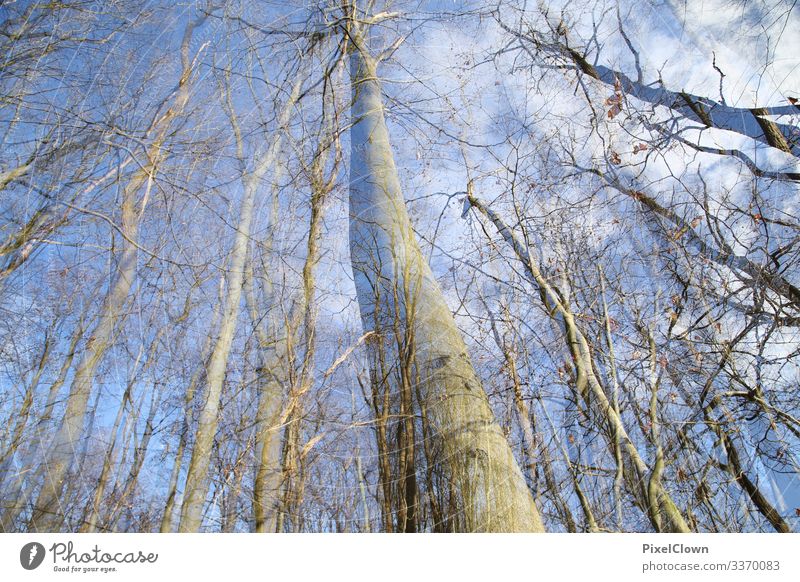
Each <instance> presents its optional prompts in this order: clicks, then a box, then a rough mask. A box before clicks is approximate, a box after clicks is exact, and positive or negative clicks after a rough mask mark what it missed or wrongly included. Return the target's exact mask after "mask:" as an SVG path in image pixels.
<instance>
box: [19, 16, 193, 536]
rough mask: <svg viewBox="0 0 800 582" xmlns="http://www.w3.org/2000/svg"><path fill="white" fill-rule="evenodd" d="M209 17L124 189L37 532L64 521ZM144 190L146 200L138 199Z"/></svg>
mask: <svg viewBox="0 0 800 582" xmlns="http://www.w3.org/2000/svg"><path fill="white" fill-rule="evenodd" d="M203 20H204V17H201V18H200V19H199V20H194V21H190V22H189V24H187V25H186V29H185V31H184V35H183V40H182V44H181V64H182V70H181V76H180V79H179V81H178V87H177V91H176V94H175V97H174V101H173V103H172V105H171V106H170V107H169V108H168V109H167V110H166V111H165V112H164V113H163V114H162V115H160V116H159V117H158V118H157V119H155V120H154V121H153V123H152V125H151V127H150V130H149V131H148V134H149V135H152V136H153V137H154V139H153V142H152V144H151V145H150V146H149V147H148V148H147V158H146V162H145V163H144V164H143V165H142V166H140V168H139V169H138V170H137V171H136V172H135V173H134V175H133V177H132V178H131V181H130V182H129V183H128V184H127V186H126V187H125V188H124V190H123V193H122V209H121V220H120V232H121V234H122V239H123V240H122V251H121V253H120V256H119V259H118V262H117V265H116V269H115V274H114V278H113V280H112V282H111V286H110V288H109V290H108V294H107V295H106V297H105V300H104V301H103V305H102V307H101V309H100V316H99V319H98V322H97V325H96V326H95V328H94V330H93V333H92V336H91V337H90V338H89V339H88V341H87V342H86V346H85V348H84V354H83V357H82V358H81V361H80V363H79V364H78V367H77V369H76V371H75V376H74V378H73V380H72V385H71V387H70V392H69V396H68V397H67V406H66V410H65V412H64V416H63V418H62V421H61V425H60V427H59V429H58V432H57V434H56V436H55V439H54V441H53V444H52V446H51V447H50V450H49V451H48V454H47V457H46V459H45V460H44V461H43V464H44V472H45V482H44V485H43V486H42V489H41V491H40V492H39V496H38V499H37V501H36V506H35V508H34V511H33V515H32V516H31V519H30V524H29V529H30V530H32V531H57V530H58V529H59V528H60V527H61V524H62V522H63V519H64V511H63V506H62V500H61V497H62V494H63V489H64V484H65V481H66V477H67V473H68V471H69V469H70V467H71V466H72V464H73V461H74V460H75V457H76V452H77V448H78V447H77V444H78V441H79V439H80V437H81V435H82V433H83V425H84V420H85V416H86V408H87V404H88V401H89V396H90V394H91V391H92V385H93V383H94V377H95V374H96V370H97V366H98V365H99V364H100V361H101V360H102V358H103V356H104V355H105V353H106V351H107V350H108V349H109V347H111V345H112V344H113V341H114V332H115V329H116V327H117V324H118V323H119V320H120V319H121V317H122V310H123V307H124V305H125V303H126V302H127V300H128V294H129V293H130V290H131V287H132V286H133V281H134V278H135V277H136V269H137V260H138V248H139V245H138V243H137V242H136V241H137V239H138V234H139V222H140V220H141V218H142V214H143V213H144V210H145V207H146V205H147V201H148V199H149V197H150V191H151V189H152V186H153V179H154V176H155V173H156V171H157V169H158V167H159V165H160V164H161V163H162V161H163V160H162V158H163V155H164V152H163V150H162V148H163V145H164V141H165V139H166V137H167V134H168V130H169V128H170V126H171V125H172V121H173V120H174V119H175V118H176V117H177V116H178V115H180V114H181V113H182V112H183V111H184V109H185V107H186V104H187V103H188V101H189V80H190V77H191V73H192V63H191V61H190V59H189V44H190V42H191V39H192V36H193V32H194V29H195V28H196V27H197V26H199V24H200V23H202V22H203ZM142 188H144V193H143V194H142V197H141V201H140V200H139V199H138V197H139V194H140V192H142Z"/></svg>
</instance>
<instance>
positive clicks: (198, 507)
mask: <svg viewBox="0 0 800 582" xmlns="http://www.w3.org/2000/svg"><path fill="white" fill-rule="evenodd" d="M300 87H301V82H300V81H299V80H298V81H296V82H295V84H294V87H293V88H292V91H291V94H290V96H289V98H288V100H287V101H286V103H285V104H284V106H283V110H282V111H281V113H280V115H279V122H278V131H282V130H283V128H284V126H285V125H286V123H287V122H288V121H289V116H290V114H291V112H292V110H293V108H294V105H295V102H296V101H297V98H298V96H299V95H300ZM234 128H235V129H234V130H235V132H236V133H237V141H238V143H239V146H238V150H239V159H243V153H242V147H241V136H240V134H239V132H238V125H236V124H235V122H234ZM279 147H280V134H278V135H276V136H275V138H274V139H273V141H272V143H271V144H270V146H269V147H268V148H267V151H266V152H265V153H264V154H262V156H261V158H260V159H259V161H258V165H257V166H256V168H255V169H254V170H253V172H252V173H250V174H247V175H245V176H244V178H243V184H244V193H243V197H242V205H241V210H240V213H239V222H238V226H237V230H236V235H235V238H234V243H233V249H232V250H231V260H230V261H231V262H230V272H229V275H228V284H227V296H226V298H225V306H224V308H223V310H222V322H221V324H220V331H219V335H218V336H217V340H216V342H215V344H214V348H213V350H212V352H211V357H210V359H209V362H208V366H207V368H206V394H205V397H206V399H205V404H204V405H203V408H202V410H201V412H200V418H199V419H198V423H197V432H196V433H195V443H194V448H193V449H192V458H191V461H190V462H189V469H188V473H187V477H186V490H185V492H184V499H183V505H182V507H181V522H180V525H179V528H178V529H179V531H181V532H196V531H198V530H199V529H200V526H201V523H202V512H203V505H204V504H205V500H206V496H207V495H208V468H209V464H210V462H211V448H212V446H213V444H214V435H215V434H216V432H217V424H218V421H219V418H218V415H219V403H220V397H221V396H222V385H223V382H224V380H225V369H226V367H227V363H228V354H229V352H230V349H231V344H232V342H233V335H234V332H235V330H236V320H237V319H238V315H239V301H240V299H241V294H242V283H243V279H244V270H245V263H246V259H247V246H248V241H249V239H250V225H251V222H252V219H253V206H254V204H255V196H256V191H257V190H258V188H259V186H260V180H261V178H262V177H263V176H264V174H265V173H266V171H267V170H268V169H269V168H270V167H272V165H273V163H274V161H275V158H276V156H277V153H278V150H279Z"/></svg>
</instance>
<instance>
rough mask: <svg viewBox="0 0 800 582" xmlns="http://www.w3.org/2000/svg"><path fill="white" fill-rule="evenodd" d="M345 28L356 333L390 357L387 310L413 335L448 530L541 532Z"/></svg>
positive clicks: (373, 79)
mask: <svg viewBox="0 0 800 582" xmlns="http://www.w3.org/2000/svg"><path fill="white" fill-rule="evenodd" d="M353 26H354V28H355V27H356V26H357V25H355V24H353ZM351 32H353V31H351ZM354 32H355V34H351V39H353V42H354V43H355V46H354V47H352V49H351V54H350V75H351V83H352V93H353V103H352V121H353V127H352V129H351V132H350V141H351V157H350V253H351V260H352V266H353V273H354V276H355V284H356V291H357V294H358V301H359V306H360V310H361V318H362V322H363V326H364V329H365V331H369V330H374V331H375V332H376V336H377V337H376V339H375V341H377V342H381V343H382V344H384V346H385V348H386V350H387V353H389V354H392V356H393V359H395V360H397V359H398V358H399V354H397V353H396V351H397V350H396V348H394V349H393V348H392V346H391V344H392V343H393V342H395V346H396V345H397V343H396V339H397V338H391V337H388V336H387V335H383V336H382V335H381V334H387V333H388V332H389V330H391V329H392V327H393V326H392V321H393V319H394V318H395V317H396V316H399V317H400V319H401V320H402V321H403V323H404V330H403V331H404V334H406V338H401V339H413V345H414V354H413V355H414V362H415V365H416V368H417V375H416V377H418V378H420V380H419V383H420V384H421V386H420V388H421V390H420V394H421V395H422V398H423V402H420V403H419V405H420V407H422V408H424V409H425V411H426V413H427V418H428V420H429V422H430V423H431V426H430V429H431V430H430V435H431V438H434V439H436V441H438V443H439V445H440V449H441V454H442V455H443V458H442V459H441V461H444V462H445V463H446V466H447V472H448V479H449V481H450V483H451V484H452V486H453V488H454V491H455V494H456V499H455V500H454V501H455V504H454V507H453V508H452V509H451V511H453V510H454V511H455V512H458V513H460V514H461V516H462V517H461V518H460V520H459V521H458V523H457V525H456V528H457V529H458V530H461V531H484V532H491V531H503V532H523V531H544V527H543V525H542V521H541V519H540V517H539V512H538V510H537V508H536V506H535V504H534V500H533V497H532V495H531V492H530V490H529V489H528V486H527V484H526V482H525V478H524V477H523V475H522V472H521V471H520V468H519V466H518V465H517V462H516V460H515V459H514V456H513V454H512V452H511V448H510V446H509V444H508V442H507V441H506V439H505V436H504V435H503V432H502V431H501V429H500V427H499V426H498V424H497V422H496V421H495V418H494V414H493V412H492V410H491V408H490V406H489V401H488V398H487V396H486V394H485V392H484V391H483V388H482V386H481V383H480V380H479V379H478V376H477V374H476V373H475V370H474V368H473V367H472V364H471V362H470V360H469V356H468V354H467V349H466V346H465V344H464V341H463V339H462V338H461V335H460V333H459V330H458V328H457V327H456V324H455V321H454V319H453V316H452V314H451V313H450V309H449V308H448V306H447V303H446V302H445V300H444V296H443V295H442V292H441V290H440V289H439V286H438V284H437V283H436V280H435V279H434V277H433V274H432V272H431V270H430V267H429V266H428V264H427V263H426V261H425V260H424V258H423V256H422V254H421V252H420V248H419V246H418V244H417V242H416V240H415V239H414V234H413V231H412V227H411V222H410V220H409V218H408V214H407V212H406V208H405V204H404V200H403V196H402V192H401V189H400V182H399V178H398V174H397V169H396V168H395V164H394V159H393V156H392V150H391V146H390V143H389V135H388V130H387V127H386V122H385V119H384V113H383V103H382V97H381V87H380V83H379V81H378V78H377V72H376V62H375V60H374V59H373V57H372V56H370V54H369V52H368V49H367V47H366V45H365V39H364V37H363V36H362V35H361V34H360V31H359V30H355V31H354ZM395 297H396V298H397V299H396V300H395ZM373 351H375V347H374V346H373ZM393 390H399V387H394V388H393ZM450 517H453V516H452V515H451V516H450Z"/></svg>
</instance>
